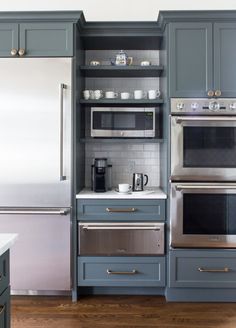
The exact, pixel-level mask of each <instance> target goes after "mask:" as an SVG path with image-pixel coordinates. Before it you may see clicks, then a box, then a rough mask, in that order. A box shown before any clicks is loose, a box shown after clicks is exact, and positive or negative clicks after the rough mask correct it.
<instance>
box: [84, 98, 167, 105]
mask: <svg viewBox="0 0 236 328" xmlns="http://www.w3.org/2000/svg"><path fill="white" fill-rule="evenodd" d="M163 102H164V101H163V99H159V98H158V99H154V100H149V99H140V100H139V99H138V100H136V99H125V100H123V99H99V100H92V99H91V100H85V99H81V100H80V103H81V104H83V105H88V106H98V107H99V106H106V105H112V106H116V107H117V106H120V107H124V106H137V107H138V106H142V107H143V106H147V107H150V106H158V105H161V104H163Z"/></svg>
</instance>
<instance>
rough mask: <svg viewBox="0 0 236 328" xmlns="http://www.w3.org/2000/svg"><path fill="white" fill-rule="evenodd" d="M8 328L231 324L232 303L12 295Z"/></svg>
mask: <svg viewBox="0 0 236 328" xmlns="http://www.w3.org/2000/svg"><path fill="white" fill-rule="evenodd" d="M11 318H12V319H11V323H12V326H11V328H36V327H37V328H101V327H103V328H118V327H119V328H121V327H124V328H128V327H136V328H139V327H140V328H141V327H142V328H143V327H156V328H180V327H181V328H190V327H191V328H199V327H203V328H213V327H214V328H235V327H236V303H166V302H165V299H164V297H159V296H86V297H83V298H81V299H80V300H79V301H78V303H71V301H70V299H69V298H65V297H63V298H60V297H22V296H21V297H19V296H14V297H12V317H11Z"/></svg>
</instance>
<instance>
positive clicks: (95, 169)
mask: <svg viewBox="0 0 236 328" xmlns="http://www.w3.org/2000/svg"><path fill="white" fill-rule="evenodd" d="M111 168H112V165H110V164H108V163H107V158H95V159H94V164H93V165H92V166H91V189H92V190H93V191H95V192H105V191H107V190H109V189H111Z"/></svg>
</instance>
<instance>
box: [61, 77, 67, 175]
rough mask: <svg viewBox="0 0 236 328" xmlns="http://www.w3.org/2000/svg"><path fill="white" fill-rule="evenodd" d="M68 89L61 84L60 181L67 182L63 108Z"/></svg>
mask: <svg viewBox="0 0 236 328" xmlns="http://www.w3.org/2000/svg"><path fill="white" fill-rule="evenodd" d="M65 89H66V85H65V84H64V83H60V181H64V180H66V176H65V175H64V174H63V167H64V165H63V161H64V146H63V142H64V133H63V131H64V127H63V123H64V107H63V100H64V97H63V91H64V90H65Z"/></svg>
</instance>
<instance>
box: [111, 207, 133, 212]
mask: <svg viewBox="0 0 236 328" xmlns="http://www.w3.org/2000/svg"><path fill="white" fill-rule="evenodd" d="M106 211H107V212H109V213H133V212H135V211H137V209H136V208H134V207H129V208H111V207H107V208H106Z"/></svg>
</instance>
